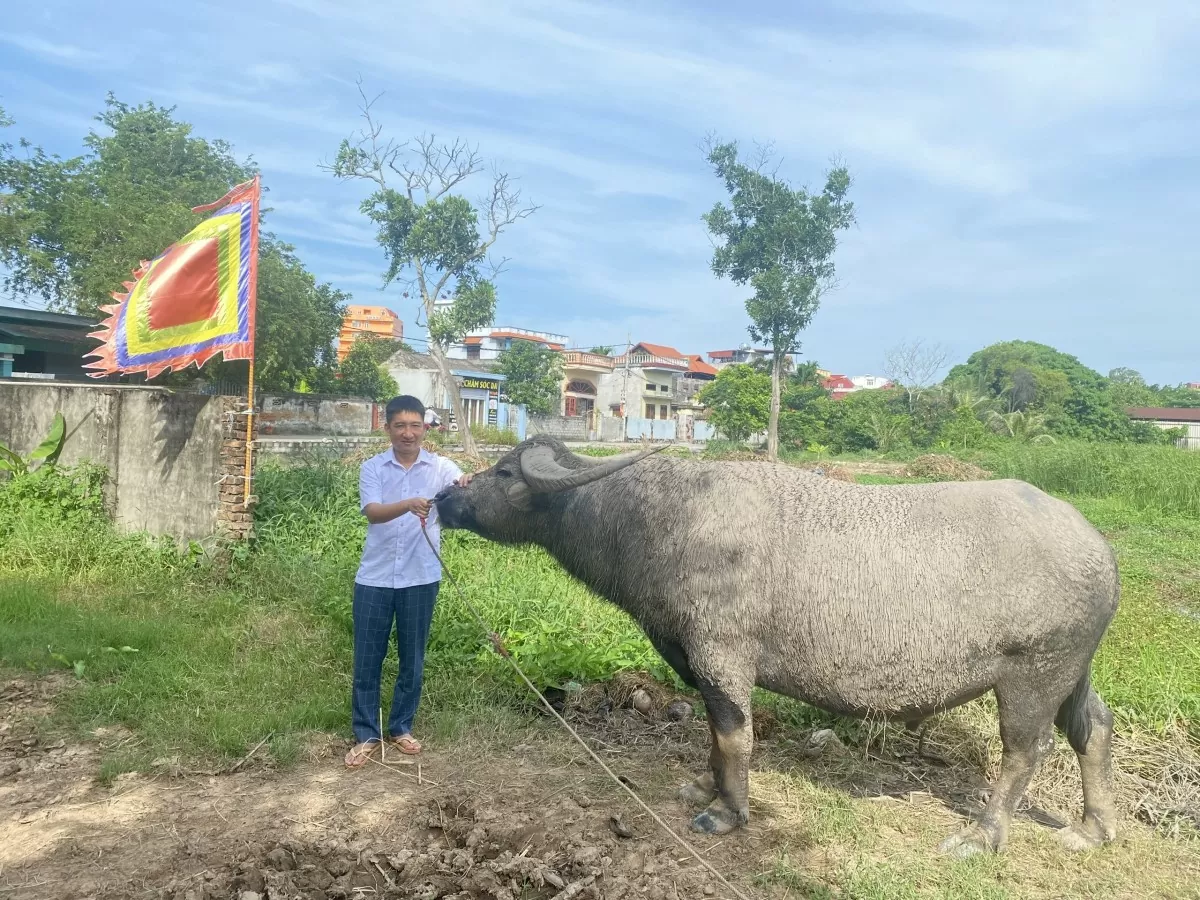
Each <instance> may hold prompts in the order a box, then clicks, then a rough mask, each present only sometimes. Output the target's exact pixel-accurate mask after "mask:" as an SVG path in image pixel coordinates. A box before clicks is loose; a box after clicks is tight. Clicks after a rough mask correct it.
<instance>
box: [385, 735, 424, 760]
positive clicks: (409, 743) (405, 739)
mask: <svg viewBox="0 0 1200 900" xmlns="http://www.w3.org/2000/svg"><path fill="white" fill-rule="evenodd" d="M388 743H389V744H391V745H392V746H393V747H395V748H396V749H397V750H399V751H400V752H401V753H405V754H407V755H409V756H417V755H419V754H420V752H421V742H420V741H418V740H417V739H416V738H415V737H413V736H412V735H411V734H402V735H400V736H399V737H396V736H395V735H393V736H392V737H390V738H388Z"/></svg>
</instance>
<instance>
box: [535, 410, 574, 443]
mask: <svg viewBox="0 0 1200 900" xmlns="http://www.w3.org/2000/svg"><path fill="white" fill-rule="evenodd" d="M525 430H526V434H528V435H529V436H530V437H533V435H535V434H547V435H550V437H556V438H558V439H559V440H560V441H586V440H587V439H588V422H587V419H586V418H584V417H583V416H530V417H529V419H528V421H527V422H526V428H525Z"/></svg>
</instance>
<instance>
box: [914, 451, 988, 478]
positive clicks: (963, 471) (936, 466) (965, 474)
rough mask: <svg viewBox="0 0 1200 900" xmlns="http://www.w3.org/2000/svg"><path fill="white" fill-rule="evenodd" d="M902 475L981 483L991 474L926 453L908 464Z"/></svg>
mask: <svg viewBox="0 0 1200 900" xmlns="http://www.w3.org/2000/svg"><path fill="white" fill-rule="evenodd" d="M904 474H905V475H907V476H908V477H909V478H933V479H936V480H938V481H983V480H984V479H985V478H989V477H991V474H992V473H991V472H987V471H985V470H984V469H981V468H979V466H974V465H971V463H969V462H963V461H962V460H961V459H956V458H955V457H953V456H943V455H941V454H938V453H928V454H926V455H925V456H918V457H917V458H916V459H914V460H913V461H912V462H910V463H909V464H908V466H907V467H906V468H905V472H904Z"/></svg>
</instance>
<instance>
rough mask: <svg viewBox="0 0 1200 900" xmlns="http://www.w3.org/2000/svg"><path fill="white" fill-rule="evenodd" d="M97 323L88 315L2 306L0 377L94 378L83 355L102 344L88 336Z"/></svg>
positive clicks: (0, 317)
mask: <svg viewBox="0 0 1200 900" xmlns="http://www.w3.org/2000/svg"><path fill="white" fill-rule="evenodd" d="M98 324H99V323H98V320H96V319H92V318H89V317H88V316H73V315H67V314H65V313H55V312H47V311H46V310H44V309H31V308H29V307H25V306H0V378H39V379H48V378H53V379H58V380H62V379H69V380H72V381H82V380H85V379H86V380H89V381H90V380H92V379H90V378H89V377H88V374H89V373H88V372H87V370H85V369H84V368H83V367H84V364H85V363H88V362H91V360H90V359H84V356H85V354H87V353H90V352H91V351H92V350H94V349H96V347H98V346H99V343H100V342H99V341H97V340H95V339H93V338H90V337H89V336H88V335H89V334H91V333H92V332H93V331H95V330H96V328H97V327H98ZM98 380H104V381H109V380H115V378H104V379H98Z"/></svg>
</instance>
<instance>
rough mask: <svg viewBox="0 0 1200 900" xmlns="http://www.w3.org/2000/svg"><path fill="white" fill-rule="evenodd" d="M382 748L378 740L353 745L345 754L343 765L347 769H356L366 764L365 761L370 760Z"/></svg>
mask: <svg viewBox="0 0 1200 900" xmlns="http://www.w3.org/2000/svg"><path fill="white" fill-rule="evenodd" d="M382 746H383V744H382V743H380V741H378V740H370V741H363V742H362V743H361V744H355V745H354V746H353V747H351V748H350V750H349V751H348V752H347V753H346V758H345V760H344V761H345V763H346V768H347V769H358V768H361V767H362V766H365V765H366V764H367V760H369V759H371V758H372V757H373V756H374V755H375V754H376V753H377V752H378V751H379V749H380V748H381V747H382Z"/></svg>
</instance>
